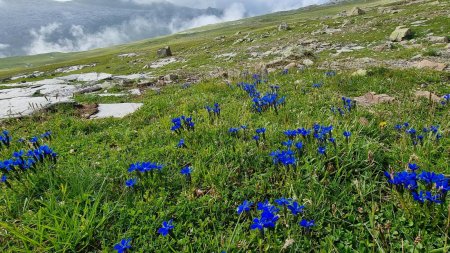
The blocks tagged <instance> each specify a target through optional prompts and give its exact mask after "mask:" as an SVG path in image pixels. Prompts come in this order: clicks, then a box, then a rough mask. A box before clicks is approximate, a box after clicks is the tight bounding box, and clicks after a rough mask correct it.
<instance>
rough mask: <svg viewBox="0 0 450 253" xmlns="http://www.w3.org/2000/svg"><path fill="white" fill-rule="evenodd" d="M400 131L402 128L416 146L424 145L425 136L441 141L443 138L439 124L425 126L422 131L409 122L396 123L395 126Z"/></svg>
mask: <svg viewBox="0 0 450 253" xmlns="http://www.w3.org/2000/svg"><path fill="white" fill-rule="evenodd" d="M394 128H395V130H396V131H397V132H398V133H402V130H403V131H404V132H405V133H406V134H407V135H408V136H409V137H410V138H411V142H412V144H413V145H414V146H416V145H418V144H421V145H423V143H424V139H425V137H427V138H429V139H431V140H434V141H439V140H440V139H441V138H442V134H441V133H440V132H439V126H437V125H436V126H430V127H424V128H423V129H422V132H420V131H418V130H416V129H415V128H414V127H410V125H409V123H408V122H405V123H403V124H396V125H395V126H394Z"/></svg>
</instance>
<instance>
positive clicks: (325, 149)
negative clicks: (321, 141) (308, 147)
mask: <svg viewBox="0 0 450 253" xmlns="http://www.w3.org/2000/svg"><path fill="white" fill-rule="evenodd" d="M317 152H318V153H319V154H321V155H326V152H327V148H326V147H318V148H317Z"/></svg>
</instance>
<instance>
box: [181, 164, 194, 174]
mask: <svg viewBox="0 0 450 253" xmlns="http://www.w3.org/2000/svg"><path fill="white" fill-rule="evenodd" d="M180 173H181V175H186V176H189V175H191V173H192V167H190V166H189V165H186V166H185V167H183V168H182V169H181V171H180Z"/></svg>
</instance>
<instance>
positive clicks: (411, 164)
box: [408, 163, 420, 171]
mask: <svg viewBox="0 0 450 253" xmlns="http://www.w3.org/2000/svg"><path fill="white" fill-rule="evenodd" d="M408 168H409V169H410V170H412V171H416V170H417V169H419V168H420V167H419V165H417V164H415V163H408Z"/></svg>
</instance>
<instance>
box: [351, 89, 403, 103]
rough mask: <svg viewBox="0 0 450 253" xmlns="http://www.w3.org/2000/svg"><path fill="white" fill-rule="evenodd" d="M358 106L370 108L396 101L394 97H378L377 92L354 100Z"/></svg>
mask: <svg viewBox="0 0 450 253" xmlns="http://www.w3.org/2000/svg"><path fill="white" fill-rule="evenodd" d="M354 100H355V101H356V103H357V104H359V105H362V106H370V105H376V104H381V103H388V102H392V101H394V100H395V98H394V97H391V96H389V95H386V94H379V95H377V94H376V93H375V92H369V93H366V94H365V95H364V96H361V97H356V98H354Z"/></svg>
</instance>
